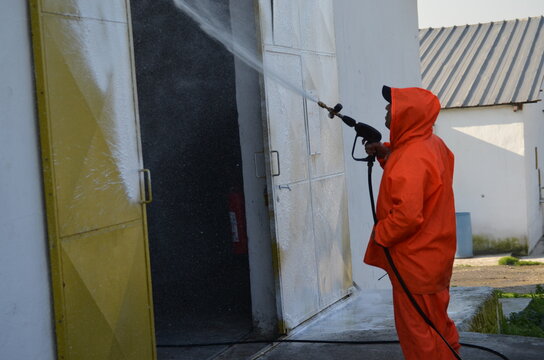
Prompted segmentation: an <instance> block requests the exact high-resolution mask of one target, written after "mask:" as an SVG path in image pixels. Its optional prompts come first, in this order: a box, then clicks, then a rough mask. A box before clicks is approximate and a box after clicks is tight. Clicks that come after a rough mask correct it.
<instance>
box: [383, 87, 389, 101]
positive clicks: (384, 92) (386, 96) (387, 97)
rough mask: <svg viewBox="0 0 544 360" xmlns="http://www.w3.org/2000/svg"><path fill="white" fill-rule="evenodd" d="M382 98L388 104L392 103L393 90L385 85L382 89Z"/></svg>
mask: <svg viewBox="0 0 544 360" xmlns="http://www.w3.org/2000/svg"><path fill="white" fill-rule="evenodd" d="M382 96H383V98H384V99H385V100H387V102H388V103H390V102H391V88H390V87H389V86H386V85H384V86H383V87H382Z"/></svg>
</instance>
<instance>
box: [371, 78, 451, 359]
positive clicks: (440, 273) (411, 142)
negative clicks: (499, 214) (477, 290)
mask: <svg viewBox="0 0 544 360" xmlns="http://www.w3.org/2000/svg"><path fill="white" fill-rule="evenodd" d="M382 93H383V96H384V98H385V99H386V100H387V101H388V102H389V103H390V104H389V105H387V106H386V110H387V115H386V117H385V118H386V123H385V125H386V127H387V128H388V129H390V143H385V144H382V143H375V144H370V145H367V146H366V151H367V153H369V154H370V155H376V156H377V158H378V160H379V161H380V164H381V165H382V167H383V169H384V172H383V176H382V180H381V185H380V192H379V195H378V202H377V218H378V222H377V224H376V226H375V227H374V230H373V232H372V235H371V238H370V242H369V244H368V247H367V251H366V254H365V258H364V261H365V262H366V263H367V264H369V265H374V266H378V267H380V268H382V269H384V270H386V271H387V273H388V274H389V278H390V279H391V283H392V285H393V304H394V310H395V326H396V329H397V334H398V336H399V340H400V344H401V348H402V351H403V353H404V357H405V359H408V360H427V359H432V360H441V359H448V360H449V359H455V356H454V355H453V353H452V352H451V350H450V349H448V347H447V346H446V344H444V343H443V341H442V339H440V337H439V336H438V335H437V334H436V332H435V331H434V330H433V329H432V328H431V327H430V326H429V325H427V324H426V323H425V321H424V320H423V319H422V317H421V316H420V315H419V314H418V312H417V311H416V310H415V308H414V306H413V304H412V303H411V302H410V300H409V299H408V296H407V295H406V293H405V291H404V290H403V289H402V287H401V285H400V283H399V282H398V280H397V278H396V276H395V274H394V273H393V271H392V269H391V267H390V265H389V263H388V261H387V259H386V257H385V254H384V250H383V248H382V247H386V248H388V249H389V251H390V253H391V257H392V258H393V261H394V263H395V265H396V267H397V269H398V271H399V273H400V274H401V276H402V278H403V279H404V281H405V283H406V285H407V287H408V289H409V290H410V292H411V293H412V294H413V296H414V298H415V299H416V301H417V303H418V304H419V305H420V307H421V309H422V310H423V311H424V312H425V314H426V315H427V317H428V318H429V319H430V320H431V321H432V322H433V323H434V325H435V326H436V328H437V329H438V330H439V331H440V333H441V334H442V335H443V336H444V338H445V339H446V340H447V341H448V342H449V344H450V345H451V347H452V348H453V349H455V350H456V351H458V350H459V349H460V345H459V335H458V332H457V329H456V327H455V324H454V323H453V321H451V319H450V318H449V317H448V314H447V308H448V303H449V298H450V296H449V286H450V279H451V274H452V267H453V259H454V256H455V248H456V237H455V208H454V199H453V190H452V182H453V154H452V153H451V151H450V150H449V149H448V147H447V146H446V145H445V144H444V142H443V141H442V139H440V138H439V137H438V136H436V135H434V134H433V125H434V122H435V120H436V118H437V116H438V113H439V111H440V102H439V101H438V98H437V97H436V96H435V95H433V94H432V93H431V92H430V91H427V90H425V89H420V88H405V89H399V88H389V87H387V86H384V87H383V89H382Z"/></svg>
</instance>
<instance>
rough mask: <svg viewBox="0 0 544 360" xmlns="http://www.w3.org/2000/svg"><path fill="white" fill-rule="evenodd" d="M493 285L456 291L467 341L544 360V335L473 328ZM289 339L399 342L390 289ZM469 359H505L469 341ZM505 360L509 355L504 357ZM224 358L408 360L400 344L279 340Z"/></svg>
mask: <svg viewBox="0 0 544 360" xmlns="http://www.w3.org/2000/svg"><path fill="white" fill-rule="evenodd" d="M491 291H492V289H491V288H487V287H481V288H473V287H471V288H455V289H452V296H451V303H450V308H449V311H448V312H449V314H450V317H451V318H452V319H453V320H454V321H455V323H456V324H457V326H458V328H459V330H460V332H461V343H463V344H470V345H473V346H474V345H475V346H484V347H487V348H490V349H493V350H494V351H498V352H500V353H502V354H503V355H504V356H506V357H504V358H507V359H510V360H537V359H538V360H542V359H543V354H544V339H540V338H529V337H521V336H506V335H487V334H478V333H471V332H467V330H468V324H469V321H470V318H471V317H472V316H473V315H474V314H475V312H476V311H477V308H478V306H479V305H480V304H481V303H482V302H483V301H485V299H486V298H487V297H488V296H489V295H490V293H491ZM287 339H289V340H309V339H311V340H329V341H352V342H353V341H392V340H397V337H396V332H395V330H394V323H393V309H392V300H391V295H390V291H389V290H373V291H361V292H358V293H356V294H354V295H353V296H351V297H350V298H348V299H346V300H344V301H342V302H340V303H338V304H336V305H335V306H333V307H331V308H330V309H329V310H326V311H325V312H323V313H322V314H320V315H318V316H316V317H315V318H313V319H311V320H310V321H308V322H307V323H306V324H304V325H302V326H301V327H299V328H297V329H295V331H293V333H292V334H291V335H290V336H288V337H287ZM461 356H462V357H463V359H465V360H466V359H472V360H487V359H490V360H491V359H501V357H499V356H498V355H496V354H493V353H489V352H486V351H484V350H481V349H478V348H474V347H471V346H469V345H465V346H463V348H462V352H461ZM504 358H503V359H504ZM217 359H218V360H219V359H221V360H227V359H240V360H325V359H327V360H330V359H343V360H355V359H357V360H365V359H366V360H395V359H399V360H400V359H403V357H402V352H401V350H400V347H399V345H398V344H371V345H355V344H321V343H276V344H273V345H269V346H266V347H265V348H262V349H259V346H256V345H238V346H234V347H232V348H230V349H228V350H227V351H225V352H224V353H223V354H222V355H220V356H219V357H218V358H217Z"/></svg>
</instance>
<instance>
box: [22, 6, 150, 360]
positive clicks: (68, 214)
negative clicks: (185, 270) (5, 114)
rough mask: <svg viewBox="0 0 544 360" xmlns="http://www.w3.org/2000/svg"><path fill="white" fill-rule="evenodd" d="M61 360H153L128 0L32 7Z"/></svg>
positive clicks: (143, 206)
mask: <svg viewBox="0 0 544 360" xmlns="http://www.w3.org/2000/svg"><path fill="white" fill-rule="evenodd" d="M30 5H31V15H32V33H33V45H34V58H35V71H36V89H37V100H38V107H39V117H40V138H41V147H42V160H43V174H44V190H45V194H46V206H47V221H48V235H49V245H50V246H49V250H50V259H51V273H52V284H53V295H54V304H55V320H56V333H57V351H58V358H59V359H74V360H84V359H93V360H96V359H100V360H104V359H131V360H134V359H145V360H149V359H154V358H156V355H155V340H154V331H153V311H152V299H151V283H150V271H149V256H148V245H147V232H146V222H145V221H146V220H145V205H144V204H143V199H142V198H144V197H145V196H146V194H145V192H144V191H143V190H142V184H143V177H142V176H143V174H142V172H141V171H140V169H141V167H142V162H141V149H140V143H139V134H138V119H137V111H136V109H137V104H136V92H135V77H134V71H133V69H134V64H133V51H132V36H131V26H130V14H129V4H128V1H126V0H93V1H88V0H30Z"/></svg>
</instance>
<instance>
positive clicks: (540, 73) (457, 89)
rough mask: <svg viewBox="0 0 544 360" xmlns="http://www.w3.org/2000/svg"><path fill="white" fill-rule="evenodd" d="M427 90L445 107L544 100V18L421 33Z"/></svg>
mask: <svg viewBox="0 0 544 360" xmlns="http://www.w3.org/2000/svg"><path fill="white" fill-rule="evenodd" d="M419 44H420V48H419V49H420V56H421V74H422V80H423V87H425V88H427V89H429V90H431V91H432V92H433V93H435V94H436V95H437V96H438V98H439V99H440V102H441V103H442V107H443V108H455V107H470V106H487V105H499V104H514V103H527V102H535V101H538V100H540V89H541V85H542V79H543V77H544V16H540V17H531V18H525V19H516V20H508V21H501V22H492V23H487V24H476V25H465V26H453V27H447V28H439V29H433V28H428V29H421V30H420V31H419Z"/></svg>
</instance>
